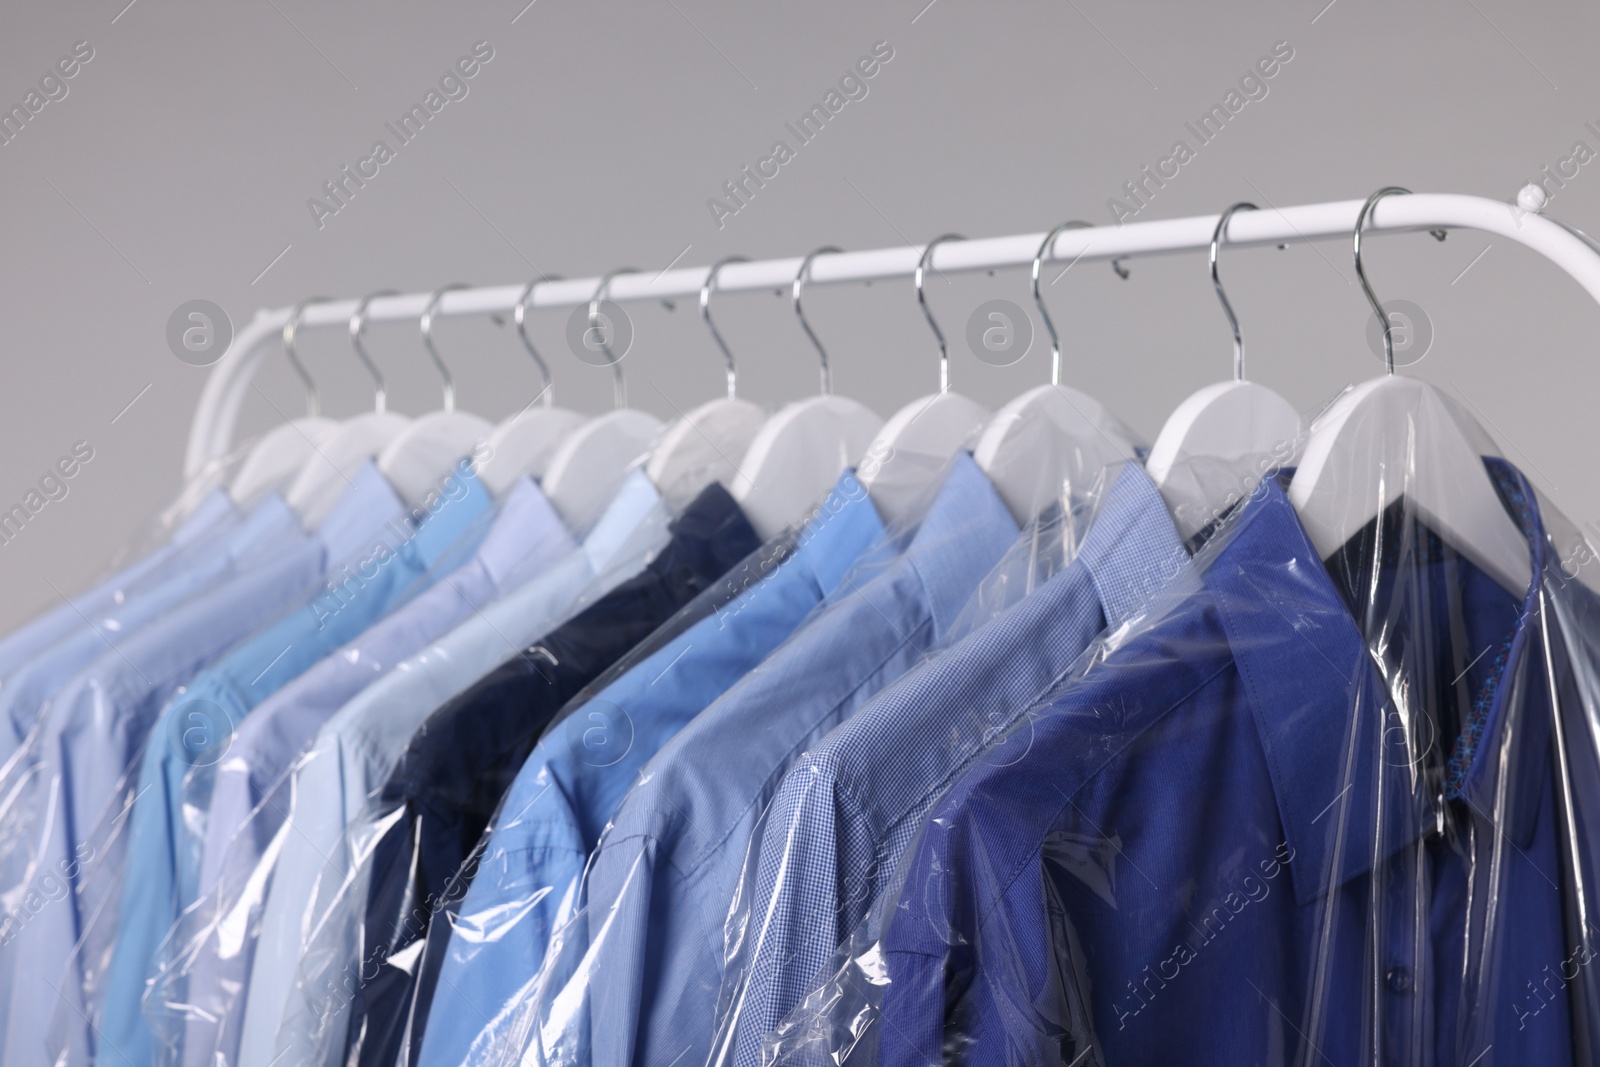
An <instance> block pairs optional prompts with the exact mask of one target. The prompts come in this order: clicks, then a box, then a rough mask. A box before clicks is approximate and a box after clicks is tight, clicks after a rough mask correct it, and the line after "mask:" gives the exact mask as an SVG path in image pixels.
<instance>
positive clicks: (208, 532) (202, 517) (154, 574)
mask: <svg viewBox="0 0 1600 1067" xmlns="http://www.w3.org/2000/svg"><path fill="white" fill-rule="evenodd" d="M239 518H240V515H239V512H238V510H237V509H236V508H235V507H234V506H233V502H232V501H231V500H229V499H228V494H227V493H226V492H224V491H222V490H220V489H218V490H215V491H213V492H210V493H207V494H206V495H205V496H204V497H203V498H201V501H200V503H199V505H197V506H196V508H195V510H194V513H193V514H191V515H190V516H189V517H188V518H187V519H185V520H184V521H183V522H181V523H179V524H178V526H177V528H176V529H175V530H173V532H172V536H171V537H170V538H168V539H166V540H164V541H163V542H162V543H161V544H159V545H157V546H156V547H155V548H154V549H152V550H151V551H149V552H147V553H146V554H145V555H143V556H141V557H139V558H138V559H137V560H135V561H134V562H132V563H130V564H128V565H127V566H126V567H123V568H121V569H120V570H118V571H117V572H116V573H115V574H113V575H111V576H110V577H109V578H106V579H104V580H102V581H101V582H100V583H98V584H97V585H95V586H94V587H93V588H92V589H89V590H88V591H87V592H83V593H79V594H78V595H77V596H75V597H73V598H72V599H70V600H68V601H67V602H66V603H64V604H57V605H56V606H55V607H53V608H51V609H50V610H49V611H46V612H44V613H43V614H41V615H39V616H37V617H36V618H34V619H32V620H30V621H29V622H28V623H27V624H25V625H24V626H22V627H20V628H19V629H17V630H14V631H13V632H11V633H9V634H7V635H6V636H5V637H4V638H0V678H9V677H10V676H11V675H12V674H13V673H14V672H15V671H17V670H18V669H19V668H21V667H22V666H23V664H25V663H27V662H28V661H29V660H31V659H33V657H35V656H37V655H39V654H40V653H41V652H44V651H45V650H46V649H48V648H49V647H50V646H51V645H53V644H55V643H56V642H57V641H60V640H62V639H63V638H65V637H68V636H70V635H71V634H73V633H76V632H77V631H78V630H79V629H81V628H82V627H83V626H84V625H85V620H86V619H93V618H94V617H95V616H97V615H100V614H103V613H105V612H109V611H114V610H116V609H117V608H119V607H121V606H122V604H123V603H124V602H125V601H126V600H127V599H128V597H129V596H131V595H132V594H133V592H134V591H135V590H138V589H139V588H140V587H141V586H142V585H143V584H144V583H146V582H148V581H159V580H161V579H163V578H166V577H169V576H170V575H171V572H172V571H173V570H174V568H173V567H172V563H173V560H174V557H176V556H179V555H181V553H182V552H183V551H184V550H185V549H187V548H189V547H191V546H192V545H194V544H195V543H196V542H198V541H199V540H200V539H201V538H202V537H208V536H213V535H215V534H217V533H218V532H220V531H223V530H226V529H227V528H228V527H229V526H230V525H232V524H234V523H236V522H237V521H238V520H239ZM177 569H180V570H181V567H180V568H177Z"/></svg>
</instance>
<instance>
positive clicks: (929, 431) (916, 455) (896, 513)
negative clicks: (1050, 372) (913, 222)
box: [858, 233, 989, 522]
mask: <svg viewBox="0 0 1600 1067" xmlns="http://www.w3.org/2000/svg"><path fill="white" fill-rule="evenodd" d="M964 240H966V238H965V237H962V236H961V235H960V234H958V233H947V234H945V235H943V236H942V237H935V238H934V239H933V240H932V241H929V242H928V246H927V247H926V248H924V249H923V250H922V258H921V259H919V260H918V261H917V270H916V273H915V274H914V275H913V277H912V281H913V283H914V284H915V286H916V289H917V305H918V306H919V307H921V308H922V315H923V317H924V318H926V319H927V320H928V328H929V329H931V330H932V331H933V336H934V339H935V340H936V341H938V343H939V391H938V392H937V393H934V394H932V395H931V396H924V397H920V398H918V399H916V400H913V401H912V402H911V403H909V404H907V405H906V406H905V407H903V408H901V409H900V410H899V411H897V412H895V413H894V414H893V415H892V416H890V418H889V421H888V422H886V423H884V424H883V429H881V430H879V431H878V436H877V437H875V438H873V440H872V443H871V444H870V445H868V446H867V462H865V463H863V464H862V465H861V469H860V471H858V474H859V475H860V478H861V484H862V485H863V486H865V487H866V489H867V492H868V493H869V494H870V495H871V496H872V502H873V504H874V505H876V506H877V509H878V514H879V515H880V516H882V518H883V521H885V522H893V521H895V520H896V519H899V518H901V517H902V516H904V515H905V513H906V510H907V509H908V508H909V507H910V505H911V504H912V503H913V502H914V501H915V500H916V499H917V498H918V496H920V495H921V493H922V490H923V488H924V487H925V486H926V485H927V484H928V481H929V479H931V478H932V477H934V476H935V475H936V474H937V473H938V472H939V471H940V470H942V469H943V468H944V465H945V462H946V461H947V460H948V459H949V458H950V457H951V456H953V455H955V454H956V449H958V448H960V447H962V446H963V445H965V444H968V443H969V442H970V441H971V439H972V438H973V437H974V436H976V434H977V432H978V430H979V429H980V428H981V427H982V426H983V424H984V423H985V422H987V421H988V419H989V409H988V408H986V407H984V406H983V405H982V404H980V403H978V402H977V401H976V400H969V399H967V398H966V397H964V396H962V395H961V394H960V393H953V392H951V391H950V353H949V352H948V351H947V350H946V348H945V342H944V332H943V331H942V330H940V329H939V324H938V323H937V322H935V321H934V318H933V312H931V311H929V310H928V300H927V296H926V295H925V294H924V292H923V288H922V283H923V276H924V274H925V273H926V271H927V269H928V267H929V266H930V265H931V264H932V263H933V250H934V249H935V248H937V247H938V246H939V245H940V244H941V243H943V242H945V241H964Z"/></svg>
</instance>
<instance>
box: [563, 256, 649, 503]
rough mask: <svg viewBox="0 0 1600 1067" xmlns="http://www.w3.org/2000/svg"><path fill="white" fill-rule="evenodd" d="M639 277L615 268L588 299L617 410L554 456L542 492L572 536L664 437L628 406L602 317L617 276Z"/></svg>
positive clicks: (626, 269)
mask: <svg viewBox="0 0 1600 1067" xmlns="http://www.w3.org/2000/svg"><path fill="white" fill-rule="evenodd" d="M635 273H638V272H637V270H636V269H635V268H633V267H623V268H621V269H619V270H614V271H612V272H611V273H609V274H607V275H605V276H604V277H602V278H601V279H600V284H599V285H598V286H596V287H595V291H594V297H593V298H592V299H591V300H590V301H589V334H590V335H592V336H594V337H595V338H596V340H597V342H598V344H599V347H600V351H601V353H602V355H603V358H604V361H605V362H606V364H607V365H609V366H610V367H611V374H612V399H613V403H614V404H615V409H614V410H612V411H610V412H607V413H606V414H604V415H601V416H600V417H598V418H595V419H590V420H589V421H588V422H586V423H584V424H583V425H582V426H580V427H578V428H577V429H576V430H574V431H573V432H572V433H571V434H569V435H568V436H567V438H566V440H564V441H562V442H561V446H560V447H559V448H557V449H556V453H555V455H554V456H552V457H551V458H550V466H549V467H547V468H546V469H545V475H544V480H543V482H542V488H543V489H544V492H545V495H546V496H548V497H549V498H550V502H551V503H552V504H554V505H555V509H556V512H557V514H559V515H560V516H561V518H562V520H563V521H564V522H566V524H567V529H569V530H572V531H574V532H579V533H581V532H583V531H585V530H587V529H588V528H589V527H590V526H591V525H592V524H593V523H594V520H595V519H597V518H599V517H600V512H601V510H602V509H603V508H604V507H605V506H606V504H607V503H608V502H610V500H611V498H612V496H614V495H615V494H616V491H617V489H618V487H619V486H621V485H622V481H623V479H624V478H626V477H627V476H628V472H629V471H630V470H632V469H633V467H634V466H635V465H636V464H637V463H638V462H639V461H640V460H641V459H642V458H643V457H644V454H645V453H646V452H647V451H649V449H650V445H651V443H652V442H653V441H654V440H655V439H656V437H657V436H658V435H659V434H660V433H661V420H660V419H658V418H656V417H655V416H654V415H648V414H646V413H645V412H643V411H638V410H636V409H634V408H630V407H628V406H627V403H628V386H627V383H626V381H625V380H624V379H623V377H622V359H623V357H624V356H626V355H627V352H626V351H623V352H620V353H617V352H613V351H612V350H611V340H610V338H611V332H612V331H611V325H610V323H609V322H608V321H607V320H606V316H605V315H604V314H603V313H602V305H603V304H604V303H605V294H606V290H607V289H608V288H609V287H610V285H611V279H613V278H615V277H616V276H617V275H619V274H635Z"/></svg>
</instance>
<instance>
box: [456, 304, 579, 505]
mask: <svg viewBox="0 0 1600 1067" xmlns="http://www.w3.org/2000/svg"><path fill="white" fill-rule="evenodd" d="M556 280H557V278H556V276H555V275H553V274H552V275H547V276H546V277H544V278H540V279H538V280H537V281H531V282H529V283H528V285H527V288H525V289H523V290H522V296H521V297H520V298H519V299H518V300H517V306H516V309H515V311H513V312H512V318H513V319H514V320H515V321H516V324H517V336H518V337H520V338H522V346H523V347H524V348H526V349H527V350H528V355H530V356H532V357H533V365H534V366H535V367H537V368H539V377H540V378H542V379H543V380H544V388H542V389H540V390H539V395H538V396H535V397H534V398H533V399H532V400H530V401H528V404H527V406H526V407H524V408H523V409H522V410H521V411H519V412H517V413H516V414H515V415H513V416H511V417H510V418H508V419H506V420H505V421H504V422H502V423H501V424H500V425H499V426H496V427H495V428H494V431H493V432H492V433H490V434H489V439H488V440H487V441H486V442H485V443H484V449H483V452H484V459H483V462H482V463H480V464H479V465H478V479H479V480H480V481H482V482H483V485H484V488H486V489H488V490H489V492H490V493H492V494H494V495H495V496H499V495H500V494H502V493H504V492H505V491H506V490H507V489H509V488H511V485H512V483H514V482H515V481H516V480H517V479H518V478H520V477H522V476H523V475H524V474H528V475H532V476H533V477H534V478H543V477H544V474H545V471H546V470H548V469H549V467H550V460H551V459H552V458H553V457H554V456H555V454H556V449H557V448H559V447H560V446H561V442H562V441H564V440H565V439H566V438H567V435H569V434H571V433H572V432H573V431H574V430H576V429H577V428H578V427H579V426H581V425H583V422H584V416H582V415H580V414H578V413H577V412H576V411H571V410H569V409H567V408H558V407H556V406H555V383H554V382H553V381H552V380H551V378H550V365H549V364H548V363H546V362H545V361H544V357H543V356H541V355H540V354H539V350H538V349H537V348H534V347H533V342H532V341H530V340H528V330H527V327H526V325H525V324H524V320H525V319H526V317H527V309H528V301H529V300H530V299H531V298H532V297H533V287H534V286H535V285H537V284H538V283H539V282H540V281H546V282H553V281H556ZM535 405H538V406H535Z"/></svg>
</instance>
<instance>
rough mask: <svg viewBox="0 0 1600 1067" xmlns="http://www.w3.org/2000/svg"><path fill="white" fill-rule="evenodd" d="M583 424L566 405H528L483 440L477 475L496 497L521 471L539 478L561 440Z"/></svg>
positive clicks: (579, 416) (578, 416)
mask: <svg viewBox="0 0 1600 1067" xmlns="http://www.w3.org/2000/svg"><path fill="white" fill-rule="evenodd" d="M583 423H584V416H582V415H580V414H578V413H577V412H576V411H570V410H568V409H567V408H529V409H528V410H526V411H523V412H520V413H518V414H516V415H513V416H511V418H509V419H507V420H506V421H505V422H502V423H501V424H500V425H499V426H496V427H495V428H494V431H493V432H492V433H490V434H489V437H488V439H487V440H486V441H485V442H484V449H483V451H484V459H483V462H482V463H480V464H479V465H478V478H479V480H480V481H482V482H483V486H484V488H485V489H487V490H489V492H490V493H491V494H493V495H495V496H499V495H500V494H501V493H504V492H505V491H506V490H507V489H509V488H511V485H512V483H514V482H515V481H516V480H517V479H518V478H520V477H522V476H523V475H524V474H527V475H530V476H532V477H534V478H539V479H542V478H543V477H544V474H545V471H546V470H548V469H549V467H550V461H551V459H553V458H554V457H555V454H556V450H557V449H559V448H560V447H561V442H562V441H564V440H566V439H567V437H568V436H569V435H571V434H572V433H573V432H575V431H576V430H577V429H578V427H580V426H582V425H583Z"/></svg>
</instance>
